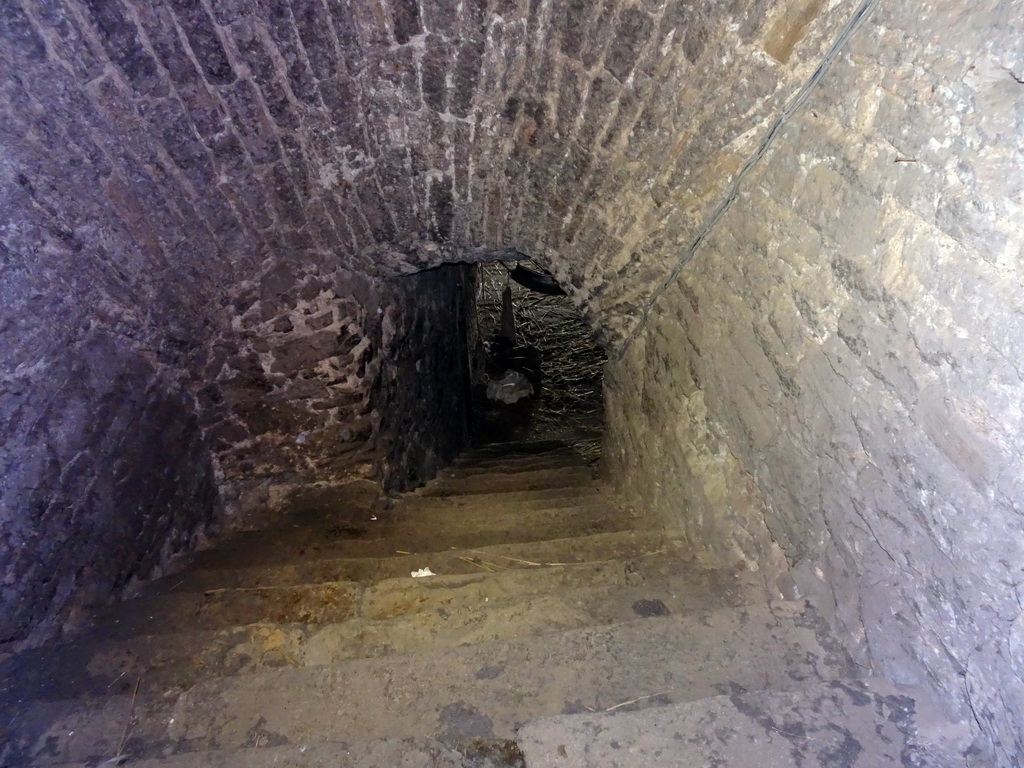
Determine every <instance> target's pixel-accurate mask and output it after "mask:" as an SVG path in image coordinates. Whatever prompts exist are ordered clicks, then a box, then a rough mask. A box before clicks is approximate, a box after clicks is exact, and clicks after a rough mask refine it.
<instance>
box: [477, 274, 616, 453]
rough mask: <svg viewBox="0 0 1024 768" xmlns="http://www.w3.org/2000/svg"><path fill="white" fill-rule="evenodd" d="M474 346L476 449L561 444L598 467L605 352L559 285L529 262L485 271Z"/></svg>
mask: <svg viewBox="0 0 1024 768" xmlns="http://www.w3.org/2000/svg"><path fill="white" fill-rule="evenodd" d="M510 310H511V311H510ZM475 341H476V344H475V350H476V354H475V360H474V366H473V404H474V417H475V418H474V423H473V437H474V440H475V441H476V442H481V443H486V442H495V441H503V440H546V439H557V440H563V441H565V442H567V443H569V444H571V445H572V446H573V447H574V448H575V449H576V450H577V451H578V452H579V453H581V454H582V455H584V456H586V457H587V458H588V459H589V460H592V461H596V460H597V458H598V457H599V455H600V449H601V430H602V427H603V424H604V409H603V401H602V392H601V386H602V370H603V366H604V362H605V353H604V350H603V349H602V348H601V347H600V346H599V345H598V344H597V343H596V342H595V340H594V338H593V334H592V333H591V331H590V329H589V328H588V327H587V325H586V323H585V322H584V319H583V317H582V316H581V314H580V312H579V310H578V309H577V308H576V307H575V306H574V305H573V303H572V300H571V299H569V297H568V296H566V295H565V294H564V293H563V292H562V291H561V289H560V288H559V287H558V284H557V283H556V282H554V279H553V278H551V277H550V276H549V275H547V274H546V273H545V272H544V271H543V269H542V268H540V267H539V266H537V265H536V264H534V263H533V262H529V261H524V262H518V263H508V262H490V263H485V264H481V265H479V266H478V267H477V304H476V339H475Z"/></svg>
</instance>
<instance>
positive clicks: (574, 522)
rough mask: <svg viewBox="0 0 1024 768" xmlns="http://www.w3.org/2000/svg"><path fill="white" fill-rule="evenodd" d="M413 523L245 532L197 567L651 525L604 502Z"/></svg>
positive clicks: (381, 553)
mask: <svg viewBox="0 0 1024 768" xmlns="http://www.w3.org/2000/svg"><path fill="white" fill-rule="evenodd" d="M437 513H438V514H437V515H436V516H435V515H434V514H433V513H431V514H430V515H426V514H424V515H422V516H420V517H419V518H418V519H416V520H412V519H409V518H399V519H398V521H397V522H394V523H390V522H388V521H387V520H386V519H384V516H383V515H381V516H379V517H380V519H378V520H377V521H373V522H371V523H369V524H367V525H365V526H362V525H359V526H354V525H344V526H340V527H339V528H337V529H336V530H328V531H326V532H324V535H322V536H319V537H317V535H316V533H315V532H314V533H312V534H311V533H310V532H309V531H308V530H294V531H288V530H285V529H276V530H267V531H260V532H252V533H244V534H241V535H239V536H237V537H234V538H232V539H228V540H226V541H224V542H223V543H222V544H221V545H220V546H219V547H218V548H217V549H216V550H207V551H205V552H200V553H198V554H197V555H196V557H195V562H196V563H199V564H200V566H201V567H211V564H214V567H220V568H224V567H232V568H235V567H246V566H253V565H270V564H274V563H288V562H300V561H302V560H303V559H310V560H312V559H324V558H329V557H335V558H337V557H387V556H389V555H394V554H397V553H401V552H446V551H448V550H450V549H474V548H479V547H486V546H490V545H494V544H503V543H523V542H529V541H543V540H547V539H566V538H572V537H574V536H587V535H590V534H595V533H612V532H616V531H626V530H631V529H643V528H645V527H648V528H649V527H652V526H654V525H655V523H654V522H653V521H651V520H648V519H646V518H633V517H630V516H628V515H626V514H625V513H623V512H622V511H621V510H618V509H614V508H612V507H609V506H607V505H604V504H592V505H586V506H575V507H565V508H558V509H555V510H525V511H522V512H521V513H519V514H517V515H515V516H513V517H510V516H505V515H491V516H487V515H479V516H477V517H474V518H472V520H470V518H469V517H468V516H467V515H465V514H462V513H461V512H460V510H441V509H439V510H437Z"/></svg>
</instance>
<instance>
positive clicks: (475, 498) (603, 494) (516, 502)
mask: <svg viewBox="0 0 1024 768" xmlns="http://www.w3.org/2000/svg"><path fill="white" fill-rule="evenodd" d="M584 500H588V501H598V500H607V501H608V502H609V503H618V502H619V500H620V497H619V496H617V495H616V494H614V493H612V492H610V491H608V490H607V489H605V488H602V487H601V486H600V485H598V484H596V483H595V484H591V485H585V486H569V487H566V488H544V489H539V490H534V491H495V492H493V493H464V494H456V495H454V496H430V495H426V496H423V495H420V494H417V493H407V494H405V495H403V496H399V497H398V498H397V499H396V500H395V501H394V509H396V510H397V509H409V510H413V509H415V510H428V509H453V508H460V509H472V508H478V509H500V510H505V511H513V510H516V509H547V508H551V507H558V506H568V505H572V504H573V503H576V502H578V501H584Z"/></svg>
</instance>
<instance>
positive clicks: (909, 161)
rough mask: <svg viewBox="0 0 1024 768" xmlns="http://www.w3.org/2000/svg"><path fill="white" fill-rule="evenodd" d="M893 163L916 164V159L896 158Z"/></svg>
mask: <svg viewBox="0 0 1024 768" xmlns="http://www.w3.org/2000/svg"><path fill="white" fill-rule="evenodd" d="M893 162H894V163H916V162H917V158H916V157H897V158H896V159H895V160H893Z"/></svg>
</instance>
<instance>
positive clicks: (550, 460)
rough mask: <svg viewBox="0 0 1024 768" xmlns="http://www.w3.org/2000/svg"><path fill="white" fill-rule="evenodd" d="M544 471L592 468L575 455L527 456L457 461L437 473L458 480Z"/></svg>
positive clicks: (442, 476) (441, 476)
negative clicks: (477, 476) (488, 474)
mask: <svg viewBox="0 0 1024 768" xmlns="http://www.w3.org/2000/svg"><path fill="white" fill-rule="evenodd" d="M543 469H587V470H589V469H590V467H589V466H588V465H587V463H586V461H585V460H584V459H583V457H582V456H578V455H575V454H554V455H550V456H525V457H520V458H504V459H491V460H487V461H456V462H455V463H453V464H452V465H450V466H448V467H445V468H444V469H442V470H441V471H440V472H438V473H437V477H439V478H457V477H470V476H474V475H482V474H487V473H491V472H494V473H497V474H502V475H512V474H518V473H522V472H535V471H537V470H543Z"/></svg>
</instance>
